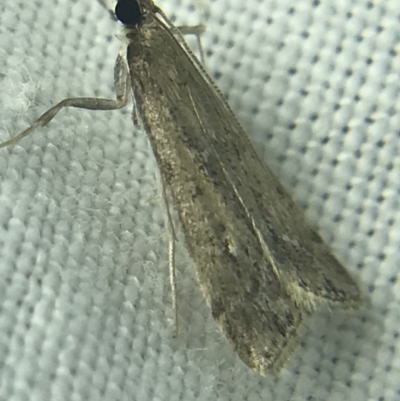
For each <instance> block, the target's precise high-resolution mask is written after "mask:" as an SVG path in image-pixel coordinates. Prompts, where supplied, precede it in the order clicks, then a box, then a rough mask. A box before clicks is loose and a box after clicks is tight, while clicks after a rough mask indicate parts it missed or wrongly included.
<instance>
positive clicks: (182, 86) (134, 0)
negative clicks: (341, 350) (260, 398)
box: [0, 0, 362, 375]
mask: <svg viewBox="0 0 400 401" xmlns="http://www.w3.org/2000/svg"><path fill="white" fill-rule="evenodd" d="M115 15H116V17H117V18H118V19H119V20H120V21H121V22H122V23H123V25H124V28H123V31H122V35H121V36H122V50H121V52H120V54H119V56H118V58H117V61H116V66H115V77H114V82H115V89H116V99H97V98H70V99H64V100H63V101H61V102H60V103H58V104H57V105H56V106H54V107H52V108H51V109H49V110H48V111H47V112H46V113H44V114H43V115H42V116H41V117H39V118H38V119H37V120H36V121H35V122H34V123H33V124H32V125H31V126H30V127H29V128H27V129H26V130H25V131H23V132H22V133H20V134H19V135H17V136H16V137H14V138H11V139H10V140H8V141H5V142H3V143H2V144H0V147H4V146H8V145H10V144H13V143H15V142H17V141H18V140H20V139H22V138H23V137H25V136H26V135H28V134H29V133H30V132H31V131H33V130H34V129H36V128H37V127H40V126H44V125H46V124H47V123H48V122H49V121H50V120H51V119H52V118H53V117H54V116H55V115H56V114H57V113H58V111H60V110H61V109H62V108H64V107H78V108H85V109H93V110H111V109H119V108H122V107H124V106H125V105H126V104H127V102H128V99H129V96H130V94H131V93H132V97H133V103H134V122H135V123H136V124H138V125H139V126H140V127H142V128H143V129H144V130H145V131H146V133H147V134H148V136H149V139H150V142H151V146H152V148H153V151H154V154H155V157H156V159H157V162H158V166H159V168H160V172H161V179H162V183H163V186H164V190H165V193H166V195H167V196H166V198H167V197H168V198H170V199H171V200H172V202H171V203H172V206H173V207H174V208H175V210H176V211H177V214H178V216H179V220H180V224H181V227H182V230H183V233H184V237H185V242H186V246H187V248H188V250H189V252H190V255H191V258H192V260H193V265H194V268H195V271H196V276H197V279H198V282H199V284H200V286H201V289H202V292H203V294H204V296H205V299H206V301H207V303H208V304H209V306H210V308H211V313H212V315H213V317H214V319H215V320H216V322H217V323H218V325H219V327H220V329H221V331H222V332H223V333H224V334H225V335H226V337H227V338H228V340H229V341H230V342H231V344H232V346H233V348H234V349H235V351H236V352H237V354H238V355H239V357H240V358H241V359H242V360H243V361H244V362H245V363H246V364H247V365H248V366H249V367H250V368H252V369H254V370H255V371H257V372H259V373H260V374H261V375H264V374H266V373H268V372H277V371H278V370H279V369H280V367H281V366H282V364H283V363H284V362H285V360H286V359H287V358H288V356H289V355H290V353H291V352H292V350H293V349H294V348H295V346H296V344H297V343H298V339H299V332H300V329H301V325H302V322H303V320H304V319H305V318H306V316H307V315H309V313H310V312H311V311H313V310H315V309H316V308H317V307H318V306H320V305H321V304H324V303H329V304H332V305H339V306H341V307H343V308H348V309H351V308H356V307H358V306H359V305H360V303H361V299H362V297H361V294H360V290H359V288H358V286H357V284H356V283H355V281H354V280H353V278H352V277H351V276H350V274H349V273H348V272H347V271H346V269H345V268H344V267H343V266H342V264H341V263H340V262H339V261H338V260H337V259H336V258H335V257H334V256H333V254H332V253H331V251H330V249H329V247H328V246H327V245H326V244H325V243H324V242H323V240H322V239H321V237H320V235H319V234H318V233H317V232H316V231H315V229H314V228H313V227H312V226H311V225H310V224H309V223H308V222H307V221H306V219H305V217H304V214H303V212H302V211H301V210H300V209H299V208H298V207H297V206H296V204H295V203H294V201H293V200H292V198H291V196H290V195H289V193H288V192H287V191H286V189H285V188H284V187H283V185H281V183H280V182H279V181H278V179H277V178H276V176H275V175H274V174H273V173H272V171H271V170H270V169H269V168H268V167H267V166H266V165H265V164H264V162H263V161H262V160H261V159H260V157H259V156H258V155H257V153H256V151H255V150H254V148H253V146H252V144H251V142H250V140H249V139H248V137H247V136H246V134H245V132H244V131H243V129H242V127H241V125H240V123H239V122H238V120H237V119H236V117H235V116H234V114H233V112H232V110H231V108H230V107H229V105H228V103H227V101H226V100H225V98H224V97H223V95H222V94H221V92H220V90H219V89H218V88H217V86H216V84H215V83H214V82H213V81H212V79H211V78H210V76H209V75H208V74H207V73H206V72H205V70H204V68H203V67H202V65H201V63H200V62H199V61H198V60H197V59H196V57H195V56H194V55H193V53H192V52H191V51H190V49H189V48H188V46H187V44H186V43H185V41H184V39H183V37H182V35H181V33H180V32H179V29H177V28H176V27H175V26H174V25H173V24H172V23H171V21H170V20H169V19H168V17H167V16H166V15H165V14H164V13H163V12H162V10H161V9H160V8H159V7H157V6H156V5H155V4H154V3H153V2H152V1H151V0H120V1H118V3H117V5H116V8H115ZM172 241H174V239H172Z"/></svg>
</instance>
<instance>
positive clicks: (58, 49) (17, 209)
mask: <svg viewBox="0 0 400 401" xmlns="http://www.w3.org/2000/svg"><path fill="white" fill-rule="evenodd" d="M159 5H160V6H161V7H162V8H163V9H164V11H165V12H166V13H167V14H168V15H170V16H171V17H173V18H175V17H176V21H177V23H178V24H185V25H190V24H196V23H198V22H204V23H205V24H206V26H207V30H206V32H205V34H204V35H203V47H204V50H205V53H206V66H207V69H208V70H209V71H210V74H211V75H212V76H214V77H215V78H216V81H217V82H218V85H219V86H220V87H221V89H222V91H223V92H224V93H225V94H226V95H227V97H228V98H229V102H230V104H231V105H232V108H233V109H234V110H235V112H236V113H237V116H238V118H239V119H240V120H241V122H242V123H243V125H244V127H245V129H246V130H247V132H248V135H249V136H250V137H251V138H252V139H253V140H254V142H255V143H256V147H257V150H258V151H259V153H260V155H261V156H262V157H263V158H264V159H265V160H266V161H267V163H268V164H269V165H270V166H271V167H272V168H273V169H274V171H276V173H277V174H278V176H279V177H280V179H281V180H282V182H283V183H284V184H285V185H286V186H287V188H288V189H289V190H290V192H291V193H292V194H293V196H294V198H295V199H296V201H297V202H298V203H299V204H300V205H301V206H302V207H303V208H304V209H305V211H306V213H307V215H308V217H309V218H310V220H311V221H312V222H313V223H314V224H315V225H316V226H317V227H318V229H319V230H320V232H321V234H322V235H323V236H324V238H325V239H326V241H327V242H328V243H329V244H331V246H332V248H333V249H334V251H335V253H336V254H337V256H338V257H339V258H340V259H341V260H342V261H343V263H344V264H345V265H346V266H347V267H348V268H349V270H350V271H352V272H353V274H354V276H355V277H356V278H357V280H359V282H360V283H361V286H362V288H363V291H364V293H365V297H366V302H365V305H364V306H363V307H362V308H361V309H360V310H359V311H356V312H354V313H352V314H346V313H344V312H341V311H337V310H333V311H332V313H330V312H329V311H328V310H322V311H320V312H319V313H316V314H315V315H314V316H312V317H311V318H310V319H309V320H308V321H307V324H306V326H305V328H304V331H303V337H302V342H301V345H300V347H299V348H298V349H297V351H296V352H295V354H294V355H293V357H292V358H291V359H290V361H289V362H288V363H287V365H286V366H285V368H284V370H283V371H282V373H281V375H280V376H279V377H278V378H274V377H271V376H269V377H265V378H262V377H260V376H258V375H257V374H256V373H254V372H252V371H251V370H250V369H248V368H247V367H246V366H245V365H244V364H243V363H242V362H241V361H240V360H239V358H238V357H237V356H236V355H235V353H234V352H233V350H232V348H231V347H230V345H229V344H228V343H227V341H226V340H225V338H224V337H223V336H222V335H221V334H220V333H219V331H218V330H217V326H216V324H215V322H214V321H213V319H212V318H211V316H210V311H209V310H208V308H207V306H206V304H205V301H204V300H203V297H202V295H201V293H200V289H199V287H198V285H197V282H196V280H195V278H194V273H193V268H192V266H191V262H190V259H189V257H188V255H187V254H186V252H185V251H184V249H183V245H182V243H181V244H180V249H179V252H178V255H177V267H178V280H177V284H178V302H179V319H180V335H179V337H178V338H177V339H173V338H172V334H173V329H174V320H173V311H172V307H171V294H170V288H169V276H168V263H167V260H168V255H167V241H166V239H165V236H163V235H162V234H163V232H164V228H163V227H164V213H163V207H162V206H161V202H162V201H161V199H160V197H159V196H158V186H157V180H156V174H155V172H156V164H155V161H154V158H153V155H152V152H151V149H150V146H149V143H148V140H147V137H146V134H145V133H143V132H139V131H137V130H135V129H134V128H133V124H132V122H131V106H130V107H128V108H127V109H125V110H124V111H115V112H101V111H98V112H94V111H92V112H89V111H85V110H77V109H74V110H65V111H62V112H61V113H60V114H59V115H58V116H57V117H56V118H55V119H54V120H53V121H52V122H51V123H50V124H49V125H48V126H47V127H46V128H42V129H39V130H37V131H35V132H34V133H33V134H32V135H30V136H29V137H27V138H25V139H24V140H23V141H21V142H20V143H18V144H17V145H15V146H13V147H10V148H6V149H0V177H1V178H0V299H1V301H0V308H1V313H0V400H7V401H17V400H18V401H19V400H38V401H39V400H41V401H44V400H52V401H55V400H74V401H78V400H85V401H87V400H93V401H94V400H96V401H99V400H107V401H109V400H140V401H149V400H184V401H191V400H201V401H206V400H207V401H208V400H217V399H218V400H224V401H225V400H249V401H250V400H251V401H256V400H257V401H258V400H279V401H280V400H302V401H303V400H324V401H328V400H329V401H336V400H352V401H358V400H360V401H365V400H385V401H392V400H399V399H400V380H399V377H400V347H399V328H400V307H399V300H400V287H399V276H398V275H399V269H400V214H399V213H400V212H399V208H400V205H399V199H400V146H399V141H400V135H399V134H400V100H399V93H400V79H399V71H400V45H399V43H400V25H399V19H400V2H399V0H386V1H381V2H379V1H375V2H374V1H366V0H351V1H349V0H320V1H318V0H317V1H312V0H297V1H295V0H279V1H278V0H263V1H257V0H248V1H246V2H242V1H238V0H215V1H213V2H207V1H205V0H203V1H202V2H196V3H189V2H188V1H186V0H184V1H183V2H178V1H174V0H165V1H164V2H162V3H160V4H159ZM118 29H119V28H117V27H116V23H115V22H113V21H112V20H111V19H110V18H109V16H108V14H107V13H106V12H105V11H104V9H102V7H101V6H100V5H99V4H98V3H97V2H96V1H95V0H54V1H46V0H35V1H26V0H2V1H1V2H0V116H1V119H0V140H5V139H6V138H8V137H9V136H11V135H15V134H17V133H18V132H20V131H21V130H22V129H23V128H25V127H26V126H27V125H29V124H30V123H31V122H32V121H34V119H35V118H37V117H38V116H39V115H40V114H41V113H42V112H44V111H45V110H46V109H47V108H49V107H50V106H51V105H53V104H54V103H55V102H58V101H59V100H61V99H63V98H65V97H68V96H102V97H113V64H114V60H115V57H116V55H117V52H118V47H119V41H118V39H117V38H115V36H114V34H115V33H116V32H117V31H118Z"/></svg>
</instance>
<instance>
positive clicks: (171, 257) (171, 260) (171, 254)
mask: <svg viewBox="0 0 400 401" xmlns="http://www.w3.org/2000/svg"><path fill="white" fill-rule="evenodd" d="M161 183H162V196H163V198H164V202H165V208H166V219H165V220H166V225H167V227H168V233H169V236H168V241H169V242H168V270H169V280H170V284H171V295H172V310H173V311H174V318H175V331H174V338H176V337H178V333H179V324H178V303H177V296H176V269H175V241H176V235H175V228H174V223H173V221H172V216H171V210H170V206H169V202H168V196H167V191H166V189H165V182H164V179H163V177H162V176H161Z"/></svg>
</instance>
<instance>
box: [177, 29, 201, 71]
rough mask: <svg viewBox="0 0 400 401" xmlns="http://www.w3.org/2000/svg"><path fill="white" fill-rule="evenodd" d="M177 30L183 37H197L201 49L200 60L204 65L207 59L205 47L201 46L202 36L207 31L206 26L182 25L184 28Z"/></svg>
mask: <svg viewBox="0 0 400 401" xmlns="http://www.w3.org/2000/svg"><path fill="white" fill-rule="evenodd" d="M177 28H178V29H179V32H180V33H181V35H194V36H196V39H197V45H198V47H199V52H200V60H201V63H202V64H203V65H204V63H205V59H204V52H203V46H202V44H201V34H202V33H204V31H205V30H206V27H205V25H203V24H199V25H193V26H188V25H182V26H178V27H177Z"/></svg>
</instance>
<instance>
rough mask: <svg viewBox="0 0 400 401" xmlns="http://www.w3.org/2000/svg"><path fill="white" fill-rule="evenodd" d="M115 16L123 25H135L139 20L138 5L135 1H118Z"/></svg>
mask: <svg viewBox="0 0 400 401" xmlns="http://www.w3.org/2000/svg"><path fill="white" fill-rule="evenodd" d="M115 16H116V17H117V18H118V20H119V21H121V22H122V23H123V24H124V25H132V26H135V25H137V24H138V23H139V22H140V20H141V18H142V13H141V11H140V7H139V4H138V2H137V1H136V0H119V1H118V3H117V5H116V6H115Z"/></svg>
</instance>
